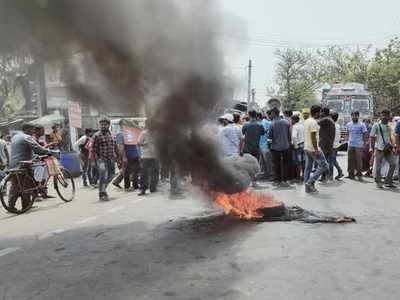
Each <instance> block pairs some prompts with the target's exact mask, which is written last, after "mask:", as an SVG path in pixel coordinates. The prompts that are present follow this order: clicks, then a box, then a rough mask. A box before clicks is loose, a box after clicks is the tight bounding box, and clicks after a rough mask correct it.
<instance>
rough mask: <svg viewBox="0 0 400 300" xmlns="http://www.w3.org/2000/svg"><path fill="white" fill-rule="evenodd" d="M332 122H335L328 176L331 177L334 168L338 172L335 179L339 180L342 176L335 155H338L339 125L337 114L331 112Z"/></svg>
mask: <svg viewBox="0 0 400 300" xmlns="http://www.w3.org/2000/svg"><path fill="white" fill-rule="evenodd" d="M331 117H332V120H333V122H335V127H336V131H335V141H334V143H333V155H332V157H331V161H330V162H329V175H330V176H331V177H333V168H334V167H335V168H336V170H337V171H338V175H336V177H335V179H336V180H339V179H341V178H343V177H344V175H343V170H342V168H341V167H340V165H339V162H338V161H337V154H338V149H339V147H340V133H341V129H340V125H339V124H338V123H337V120H338V119H339V114H338V113H337V112H333V113H332V114H331Z"/></svg>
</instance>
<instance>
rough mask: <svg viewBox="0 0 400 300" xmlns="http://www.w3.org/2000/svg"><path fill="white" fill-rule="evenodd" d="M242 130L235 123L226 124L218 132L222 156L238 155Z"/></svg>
mask: <svg viewBox="0 0 400 300" xmlns="http://www.w3.org/2000/svg"><path fill="white" fill-rule="evenodd" d="M241 137H242V132H241V130H240V128H239V127H238V126H236V125H235V124H228V125H227V126H225V127H224V128H223V129H222V130H221V132H220V138H221V143H222V151H223V155H224V156H229V157H235V156H239V148H240V138H241Z"/></svg>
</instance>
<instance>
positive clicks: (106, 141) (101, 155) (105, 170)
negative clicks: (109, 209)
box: [92, 118, 117, 201]
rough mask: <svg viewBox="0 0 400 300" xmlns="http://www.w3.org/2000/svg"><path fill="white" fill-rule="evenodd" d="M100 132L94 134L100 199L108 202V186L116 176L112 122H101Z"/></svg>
mask: <svg viewBox="0 0 400 300" xmlns="http://www.w3.org/2000/svg"><path fill="white" fill-rule="evenodd" d="M99 123H100V131H98V132H96V133H95V134H94V138H93V146H92V147H93V153H94V155H95V158H96V161H97V168H98V172H99V199H100V201H108V200H109V198H108V194H107V186H108V184H109V183H110V182H111V179H112V178H113V176H114V174H115V160H116V157H117V155H116V153H117V149H116V145H115V141H114V138H113V136H112V135H111V131H110V120H109V119H107V118H103V119H101V120H100V122H99Z"/></svg>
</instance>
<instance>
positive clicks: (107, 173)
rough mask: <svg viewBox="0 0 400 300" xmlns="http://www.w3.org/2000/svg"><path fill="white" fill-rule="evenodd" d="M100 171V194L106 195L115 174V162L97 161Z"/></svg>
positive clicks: (107, 160) (109, 160) (108, 160)
mask: <svg viewBox="0 0 400 300" xmlns="http://www.w3.org/2000/svg"><path fill="white" fill-rule="evenodd" d="M97 168H98V171H99V194H100V195H103V194H106V190H107V186H108V184H109V183H110V182H111V180H112V178H113V177H114V174H115V162H114V161H113V160H111V159H99V160H97Z"/></svg>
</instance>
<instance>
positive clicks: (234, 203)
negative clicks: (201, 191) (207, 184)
mask: <svg viewBox="0 0 400 300" xmlns="http://www.w3.org/2000/svg"><path fill="white" fill-rule="evenodd" d="M214 196H215V202H216V203H217V204H218V205H219V206H221V207H222V208H223V209H224V211H225V213H226V214H235V215H238V216H239V217H240V218H243V219H246V220H251V219H261V218H262V217H263V214H262V213H260V212H259V211H258V210H259V209H262V208H273V207H278V206H281V205H282V203H281V202H278V201H276V200H274V197H273V196H272V194H270V193H256V192H253V191H251V190H249V189H248V190H246V191H244V192H240V193H237V194H233V195H228V194H224V193H216V194H215V195H214Z"/></svg>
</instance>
